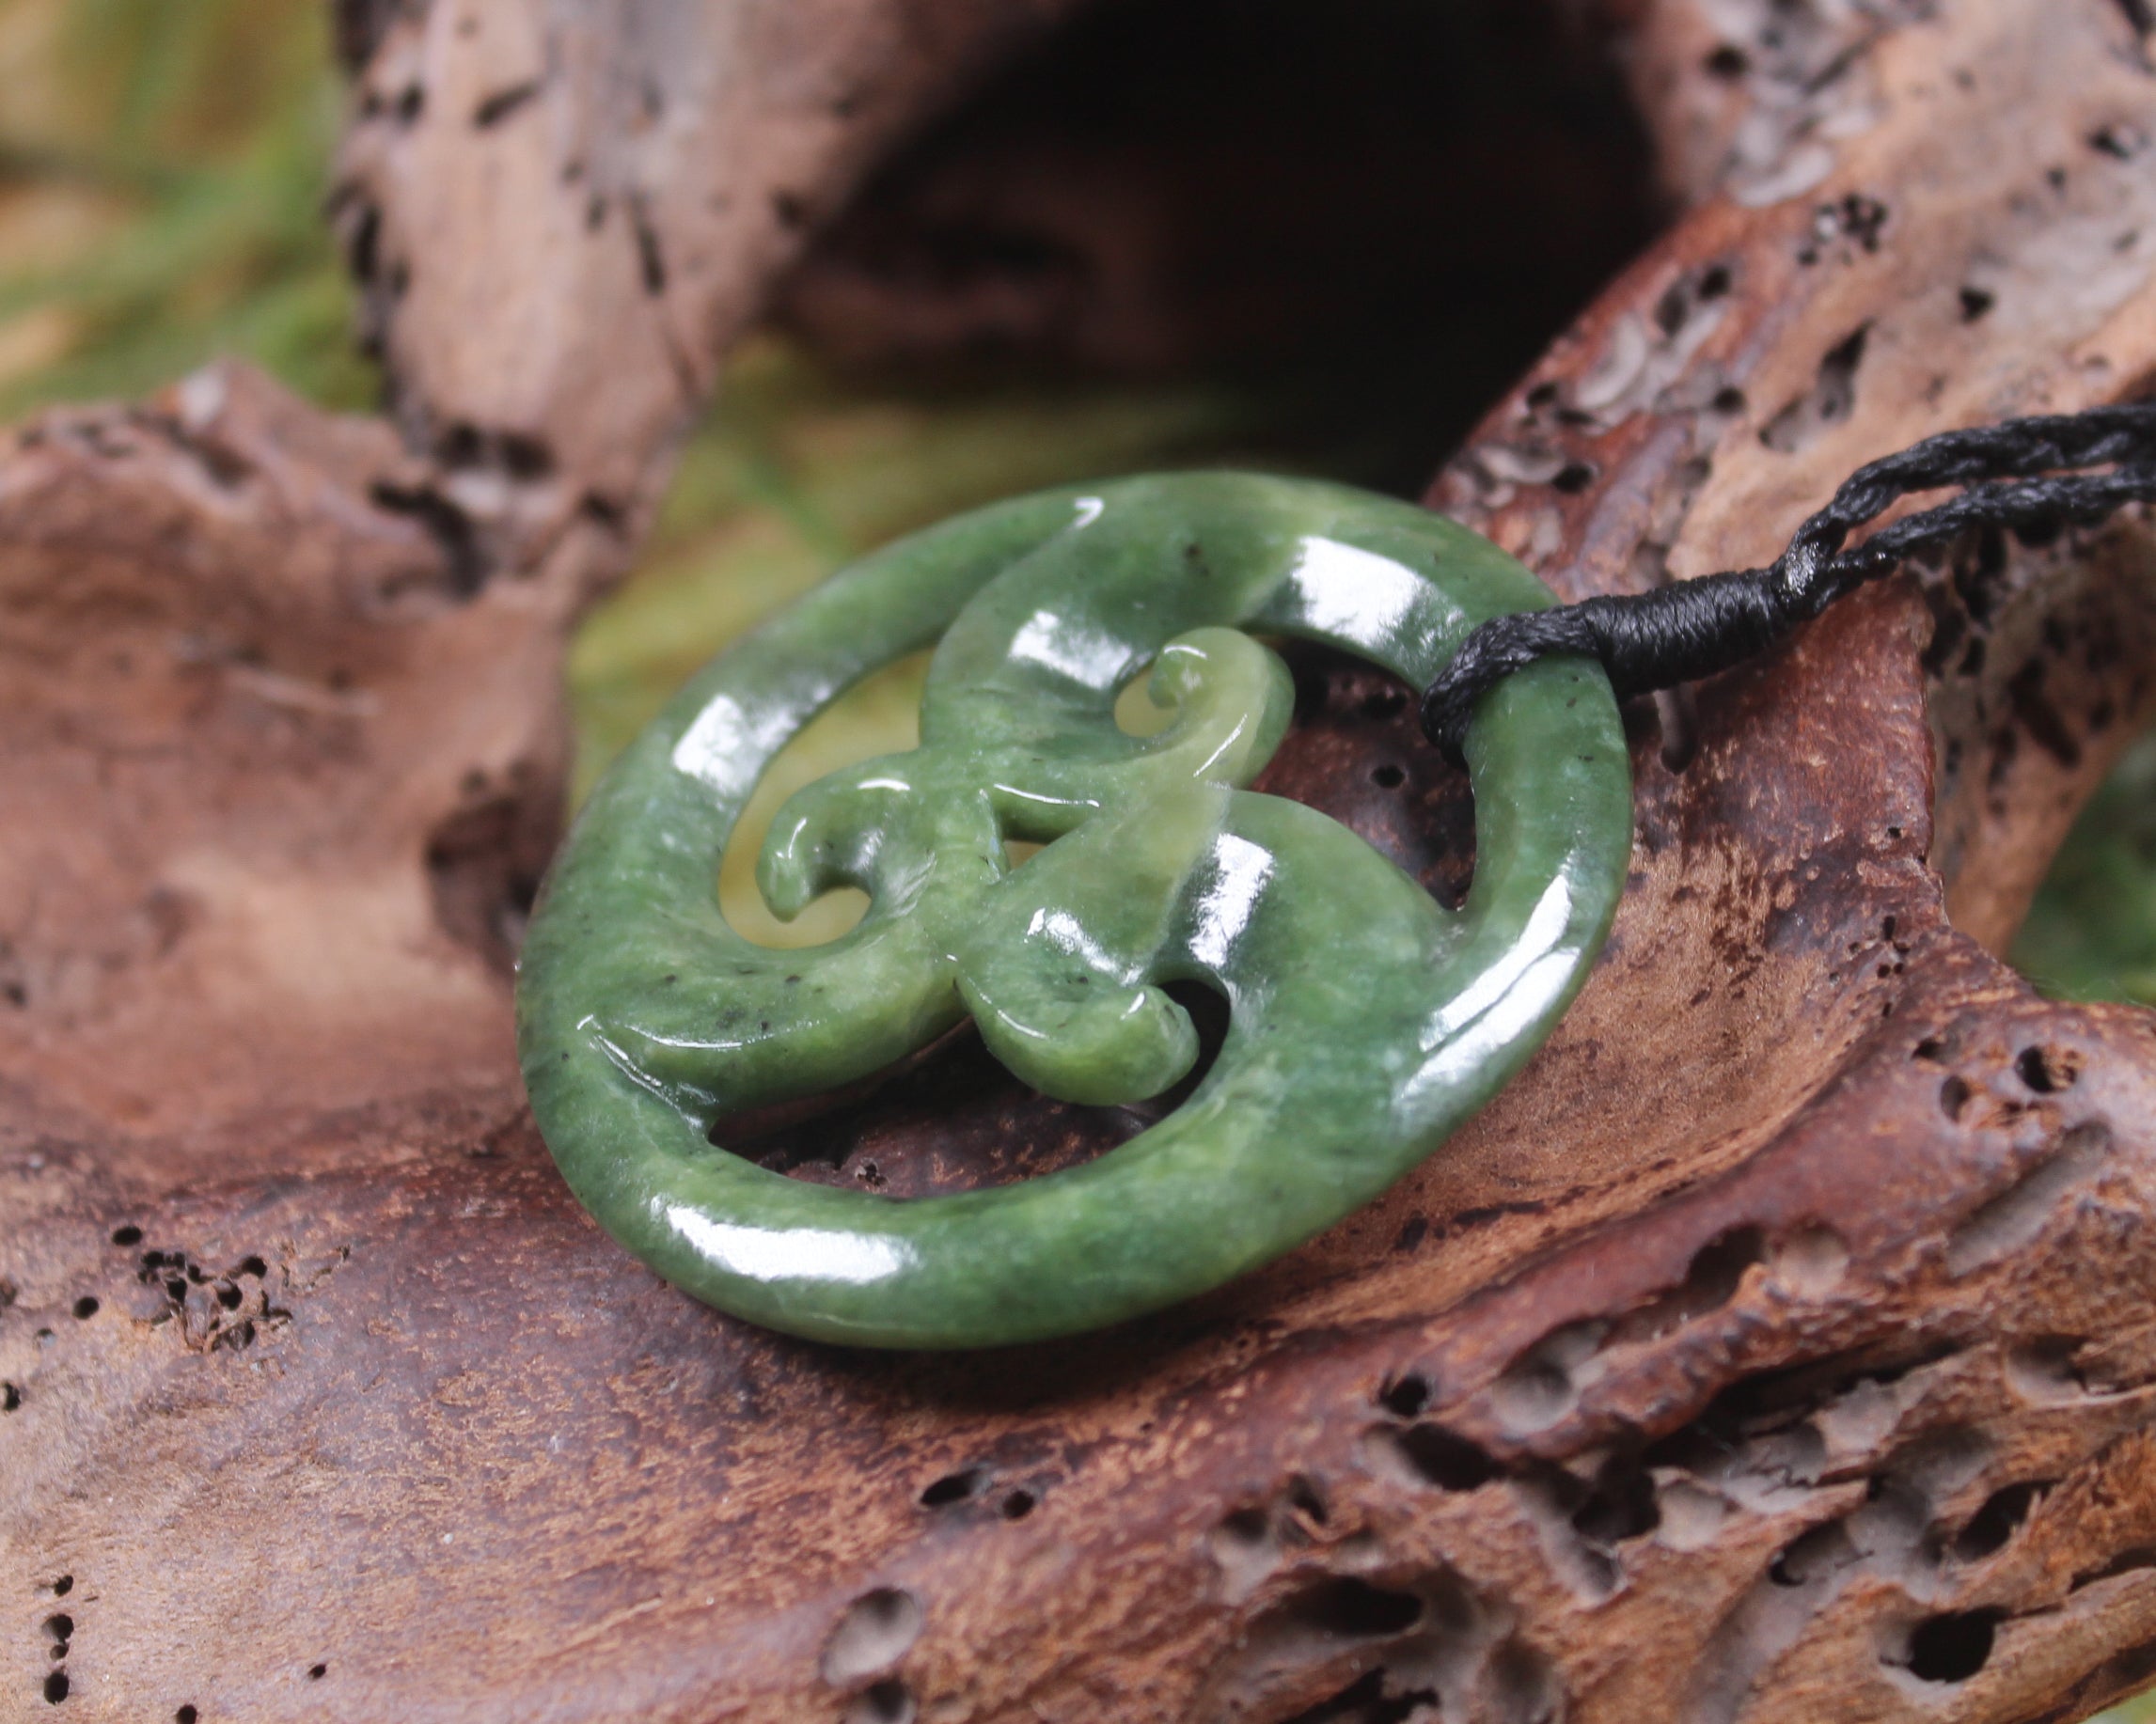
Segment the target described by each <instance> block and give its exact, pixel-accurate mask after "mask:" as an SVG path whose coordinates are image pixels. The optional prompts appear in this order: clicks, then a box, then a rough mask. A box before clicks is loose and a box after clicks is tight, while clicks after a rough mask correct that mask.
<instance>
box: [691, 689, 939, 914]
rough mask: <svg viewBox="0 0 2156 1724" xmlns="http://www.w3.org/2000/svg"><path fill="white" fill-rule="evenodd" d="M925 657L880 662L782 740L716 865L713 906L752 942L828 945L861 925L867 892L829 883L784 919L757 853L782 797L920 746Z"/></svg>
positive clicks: (865, 909)
mask: <svg viewBox="0 0 2156 1724" xmlns="http://www.w3.org/2000/svg"><path fill="white" fill-rule="evenodd" d="M928 660H929V654H928V653H926V652H916V653H913V654H911V655H909V656H908V657H905V658H903V659H900V660H899V661H898V662H897V663H895V664H892V665H887V666H884V667H883V668H882V669H881V670H878V671H876V672H874V673H873V675H871V676H868V677H865V678H863V679H862V680H861V681H860V682H858V683H857V684H856V685H855V686H854V687H852V688H850V689H848V690H847V691H846V692H845V693H844V694H843V695H841V696H840V697H839V698H838V699H836V700H834V701H833V702H832V703H831V705H830V706H829V708H828V709H826V711H824V712H822V713H818V714H817V715H816V716H815V718H813V719H812V720H810V722H809V723H808V724H806V725H804V726H803V727H802V728H801V730H800V733H799V734H798V735H796V736H794V737H792V738H790V739H788V741H787V743H786V745H785V746H784V747H783V748H781V749H779V752H778V754H777V755H776V756H774V757H773V759H772V761H771V763H770V764H769V765H768V766H766V767H765V768H764V769H763V776H761V777H760V778H758V779H757V781H756V788H755V790H754V791H751V792H750V793H749V798H748V807H746V808H744V809H743V810H742V815H741V819H740V820H739V821H738V822H736V823H735V824H734V828H733V831H732V835H731V836H730V837H729V838H728V840H727V845H726V851H725V854H723V855H722V856H721V857H720V858H719V864H718V903H719V911H720V914H722V915H723V916H724V917H726V921H727V925H728V926H729V927H730V928H732V930H733V931H734V933H738V934H739V935H740V936H741V937H742V938H743V939H745V940H748V941H749V942H750V943H751V944H753V945H757V946H762V947H766V948H771V949H773V950H778V951H792V950H795V949H802V948H809V947H812V946H828V945H829V944H830V943H831V942H832V941H833V940H837V939H841V938H842V937H844V936H845V935H846V934H848V933H852V932H853V931H854V929H856V928H857V927H858V926H859V925H860V920H861V917H864V916H866V915H867V914H868V909H869V895H868V894H867V893H866V892H863V891H860V890H858V889H857V888H855V887H853V886H835V887H833V888H832V889H831V890H830V891H828V892H826V893H825V894H823V896H822V897H820V898H818V899H817V900H816V901H814V902H813V903H811V904H810V905H809V906H808V907H807V908H806V909H804V910H803V911H802V912H801V914H800V915H798V916H796V917H795V918H794V919H793V920H792V921H785V920H782V919H781V918H780V917H779V916H777V915H776V914H775V913H774V912H773V911H772V908H771V906H770V905H769V904H767V903H765V902H764V901H763V893H762V892H760V891H758V890H757V887H756V855H757V853H758V852H759V851H760V850H762V849H763V838H764V835H765V834H766V833H767V832H769V831H770V830H771V817H772V816H773V815H775V814H777V813H778V812H779V807H781V805H783V804H784V802H785V801H786V799H787V797H789V796H791V795H792V794H793V793H794V792H795V791H797V790H799V789H801V788H802V786H804V785H808V784H813V783H814V782H815V781H816V780H817V779H818V778H821V777H823V776H825V775H826V774H828V773H832V772H836V771H838V770H840V769H841V768H842V767H846V766H852V765H855V764H857V763H858V762H859V761H862V760H873V759H874V758H875V757H876V756H878V755H885V754H903V753H905V752H906V751H907V750H909V749H912V748H917V747H919V746H920V745H921V685H922V683H923V682H926V681H927V678H928Z"/></svg>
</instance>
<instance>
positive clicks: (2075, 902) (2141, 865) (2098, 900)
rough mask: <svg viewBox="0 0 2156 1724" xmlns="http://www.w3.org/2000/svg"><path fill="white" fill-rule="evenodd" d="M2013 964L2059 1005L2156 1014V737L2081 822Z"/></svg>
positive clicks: (2130, 754) (2146, 740)
mask: <svg viewBox="0 0 2156 1724" xmlns="http://www.w3.org/2000/svg"><path fill="white" fill-rule="evenodd" d="M2012 956H2013V962H2014V964H2015V967H2016V968H2018V969H2019V970H2021V972H2022V974H2023V975H2025V976H2027V977H2028V978H2029V979H2030V980H2033V981H2034V982H2035V983H2036V984H2037V985H2038V987H2039V988H2041V989H2042V990H2043V991H2044V992H2045V993H2046V994H2049V995H2053V996H2054V998H2060V999H2078V1000H2126V1001H2132V1002H2134V1003H2137V1004H2140V1005H2144V1006H2156V734H2152V735H2149V736H2145V737H2143V738H2142V739H2141V740H2140V741H2138V742H2137V743H2135V744H2133V745H2132V747H2131V748H2129V749H2128V750H2127V752H2126V755H2125V758H2124V759H2123V760H2120V761H2119V763H2118V765H2117V767H2116V768H2115V769H2114V770H2113V772H2112V775H2111V776H2110V778H2109V779H2107V780H2106V781H2105V783H2104V785H2103V788H2102V789H2101V790H2100V791H2097V793H2096V795H2095V796H2094V797H2092V798H2091V799H2090V801H2089V805H2088V807H2086V808H2085V809H2084V810H2083V811H2082V816H2081V818H2080V819H2079V820H2078V821H2076V822H2075V823H2074V827H2073V830H2072V832H2071V833H2069V835H2068V837H2067V840H2066V842H2065V844H2064V845H2062V846H2061V847H2060V850H2059V854H2058V858H2057V860H2056V861H2054V863H2053V864H2052V870H2051V873H2050V875H2049V876H2048V877H2047V878H2046V879H2045V881H2044V884H2043V886H2041V887H2040V888H2039V889H2038V892H2037V897H2036V902H2035V903H2034V904H2033V905H2032V906H2031V907H2030V910H2029V917H2028V920H2027V921H2026V922H2025V923H2023V924H2022V933H2021V937H2020V938H2019V939H2018V940H2017V941H2016V942H2015V944H2014V949H2013V954H2012Z"/></svg>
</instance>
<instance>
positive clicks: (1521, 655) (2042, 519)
mask: <svg viewBox="0 0 2156 1724" xmlns="http://www.w3.org/2000/svg"><path fill="white" fill-rule="evenodd" d="M2092 468H2102V469H2106V470H2105V471H2101V472H2092V471H2087V469H2092ZM1952 486H1963V487H1966V489H1964V490H1963V491H1962V492H1961V494H1959V496H1956V497H1952V498H1950V499H1948V500H1947V501H1946V502H1944V503H1941V504H1939V505H1937V506H1936V507H1934V508H1931V509H1925V510H1923V511H1922V512H1921V513H1918V514H1912V515H1908V516H1905V517H1904V518H1903V519H1901V520H1899V521H1896V522H1894V523H1893V524H1892V525H1887V526H1884V527H1881V529H1880V530H1879V531H1877V532H1875V533H1873V534H1871V535H1870V536H1869V537H1868V538H1866V539H1865V540H1864V541H1863V542H1861V543H1859V544H1855V545H1851V544H1849V542H1848V541H1849V535H1850V534H1852V533H1854V532H1855V531H1857V529H1859V528H1860V527H1862V526H1864V525H1866V524H1867V523H1869V522H1872V521H1875V520H1877V519H1878V518H1879V517H1880V516H1881V514H1883V513H1885V512H1886V510H1887V509H1890V508H1891V507H1893V505H1894V504H1896V502H1898V501H1900V500H1901V499H1902V498H1903V497H1906V496H1911V495H1913V494H1917V493H1920V492H1926V491H1939V490H1944V489H1946V488H1948V487H1952ZM2151 500H2156V403H2150V402H2138V403H2134V404H2132V405H2127V406H2120V407H2098V408H2092V409H2090V410H2089V411H2087V412H2085V413H2076V414H2066V415H2051V416H2046V417H2041V418H2028V419H2009V420H2007V421H2006V422H2005V423H2004V424H2001V425H1992V426H1983V427H1978V428H1976V429H1974V430H1970V431H1946V432H1944V433H1942V434H1941V435H1939V436H1936V437H1928V438H1926V439H1925V440H1924V441H1923V442H1922V443H1919V444H1916V445H1913V446H1912V447H1909V448H1906V449H1904V450H1902V451H1901V452H1900V453H1899V454H1897V455H1888V456H1886V457H1884V458H1883V459H1881V460H1879V461H1875V462H1871V463H1870V464H1869V465H1868V466H1865V467H1861V468H1859V469H1858V470H1857V472H1856V473H1855V474H1853V475H1852V476H1851V477H1850V478H1849V479H1848V480H1847V482H1845V483H1844V484H1843V486H1842V487H1841V489H1840V490H1839V491H1837V492H1835V493H1834V496H1833V501H1832V502H1830V503H1829V504H1828V505H1827V506H1826V507H1825V508H1824V509H1820V510H1819V512H1818V514H1816V515H1814V516H1813V517H1812V518H1811V519H1810V520H1808V521H1806V522H1805V523H1804V524H1803V525H1802V526H1801V527H1799V528H1798V529H1797V534H1796V537H1795V538H1793V539H1791V540H1790V541H1789V546H1788V549H1786V551H1784V552H1783V553H1782V555H1781V556H1778V557H1776V558H1775V559H1774V561H1773V562H1772V563H1771V564H1770V565H1769V566H1768V567H1767V568H1764V569H1745V570H1739V571H1734V572H1729V573H1724V574H1710V575H1706V576H1703V577H1702V578H1700V579H1698V580H1692V581H1678V582H1676V583H1673V584H1672V585H1670V586H1668V587H1663V588H1657V589H1656V590H1655V591H1653V592H1645V593H1636V594H1625V595H1621V596H1612V597H1600V598H1593V599H1585V600H1582V601H1581V602H1580V603H1577V604H1566V605H1560V606H1558V607H1557V608H1555V609H1553V610H1546V611H1526V612H1521V613H1519V614H1517V615H1513V616H1507V617H1498V618H1494V619H1491V620H1490V621H1488V622H1486V623H1484V624H1483V625H1482V626H1481V627H1480V628H1478V629H1476V630H1475V631H1474V632H1473V633H1472V634H1471V635H1469V636H1468V637H1467V639H1466V640H1465V641H1464V642H1463V643H1462V644H1461V646H1460V650H1459V651H1458V652H1457V653H1456V654H1455V656H1454V658H1453V660H1452V662H1451V663H1450V664H1449V665H1447V666H1445V668H1444V669H1443V670H1442V671H1440V673H1439V675H1438V679H1437V681H1436V682H1432V683H1431V684H1430V686H1429V688H1428V690H1427V691H1426V692H1425V693H1424V696H1423V707H1422V719H1423V729H1424V733H1425V734H1426V735H1427V736H1428V737H1429V738H1430V740H1431V741H1432V742H1434V743H1436V744H1438V746H1439V747H1440V748H1441V749H1443V750H1444V752H1445V753H1446V755H1447V756H1448V757H1449V758H1451V759H1452V760H1459V759H1460V750H1461V745H1462V744H1463V743H1464V741H1465V739H1466V736H1467V729H1468V721H1469V720H1470V719H1471V717H1472V716H1473V713H1474V708H1475V703H1476V701H1478V700H1479V699H1480V698H1481V697H1483V696H1484V695H1485V694H1487V692H1488V691H1489V690H1490V689H1491V688H1493V687H1495V686H1496V684H1497V683H1499V682H1502V681H1503V679H1504V678H1506V677H1508V676H1510V675H1512V673H1513V672H1514V671H1516V670H1519V669H1521V668H1523V667H1524V666H1528V665H1531V664H1533V663H1534V661H1535V660H1536V659H1539V658H1544V657H1547V656H1549V655H1550V654H1552V653H1578V654H1582V655H1584V656H1586V657H1589V658H1593V659H1597V660H1598V661H1599V662H1600V663H1601V666H1602V667H1603V669H1605V670H1606V671H1607V672H1608V673H1609V677H1610V681H1611V682H1612V683H1613V685H1614V686H1615V688H1616V692H1617V696H1618V698H1620V699H1623V698H1626V697H1629V696H1632V695H1644V694H1647V693H1650V692H1652V691H1653V690H1656V689H1661V688H1670V687H1674V686H1675V685H1676V684H1677V683H1679V682H1694V681H1696V680H1698V679H1699V678H1701V677H1707V676H1712V675H1713V674H1715V673H1716V672H1717V671H1722V670H1727V669H1729V668H1731V667H1732V666H1736V665H1739V664H1741V663H1743V661H1744V660H1746V659H1748V658H1751V657H1753V656H1754V655H1755V654H1756V653H1758V652H1761V651H1763V650H1765V649H1767V648H1768V647H1770V646H1771V645H1772V644H1773V643H1774V642H1775V641H1777V640H1779V639H1780V638H1781V637H1782V636H1783V635H1786V634H1787V633H1788V632H1789V631H1790V630H1791V629H1793V628H1795V627H1796V626H1797V625H1798V624H1799V623H1801V622H1808V621H1810V620H1811V619H1813V618H1815V617H1817V616H1818V614H1819V613H1820V612H1821V611H1823V610H1825V609H1826V608H1827V606H1828V605H1830V604H1832V603H1833V602H1834V601H1835V600H1837V599H1840V598H1843V597H1846V596H1847V595H1848V594H1849V593H1850V592H1853V591H1854V590H1855V589H1856V588H1859V587H1861V586H1863V585H1864V584H1865V582H1866V581H1870V580H1875V579H1877V578H1878V577H1879V576H1881V575H1882V574H1886V573H1888V572H1891V571H1893V570H1895V569H1896V568H1898V567H1899V566H1900V565H1901V563H1902V562H1903V561H1904V560H1905V559H1906V558H1908V557H1910V556H1913V555H1914V554H1915V553H1917V552H1919V551H1922V550H1925V549H1928V547H1930V546H1933V545H1937V544H1941V543H1943V542H1944V541H1949V540H1952V539H1955V538H1958V537H1959V536H1960V535H1961V534H1963V533H1966V532H1968V531H1970V530H1971V529H1972V528H1977V527H1991V528H2006V529H2010V530H2011V531H2013V532H2014V533H2016V534H2017V535H2019V536H2020V537H2021V538H2022V541H2024V542H2028V543H2044V542H2048V541H2050V540H2052V539H2054V538H2055V537H2056V536H2057V535H2058V534H2059V533H2060V532H2062V531H2064V530H2065V528H2067V527H2068V526H2096V525H2101V523H2102V522H2104V521H2105V520H2107V519H2109V518H2110V516H2111V515H2112V514H2113V513H2115V512H2116V511H2117V509H2120V508H2122V507H2124V506H2125V505H2126V504H2128V503H2140V502H2148V501H2151Z"/></svg>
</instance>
